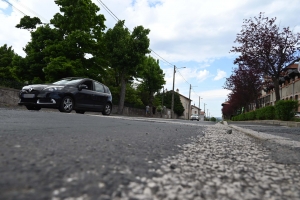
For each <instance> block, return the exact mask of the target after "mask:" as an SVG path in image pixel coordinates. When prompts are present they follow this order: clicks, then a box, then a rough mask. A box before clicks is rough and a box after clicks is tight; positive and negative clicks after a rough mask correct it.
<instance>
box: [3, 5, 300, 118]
mask: <svg viewBox="0 0 300 200" xmlns="http://www.w3.org/2000/svg"><path fill="white" fill-rule="evenodd" d="M6 1H9V2H10V3H11V4H12V5H13V7H12V6H10V5H9V4H8V3H6V2H5V1H4V0H2V1H0V21H1V26H0V32H1V34H0V46H2V45H4V44H7V45H8V46H12V48H13V49H14V51H15V53H17V54H19V55H21V56H23V57H25V56H26V55H25V52H24V51H23V48H24V47H25V45H26V44H27V43H28V42H30V39H31V38H30V33H29V32H28V31H27V30H22V29H17V28H15V26H16V24H18V23H19V22H20V19H21V18H22V17H23V16H24V14H25V15H29V16H31V17H39V18H40V19H41V21H42V22H43V23H49V22H50V19H52V17H53V15H54V14H55V13H57V12H59V7H58V6H57V5H56V4H55V2H54V0H18V1H17V0H6ZM93 2H94V3H95V4H96V5H97V6H99V7H100V13H101V14H103V15H104V16H105V18H106V21H105V25H106V26H107V28H113V26H114V25H115V24H116V20H115V18H113V17H112V16H111V15H110V14H109V12H107V11H106V9H105V7H104V6H103V4H105V5H106V7H107V8H108V9H109V10H110V11H112V12H113V13H114V15H115V16H116V17H117V18H118V19H120V20H125V25H126V27H128V28H129V29H130V30H133V28H134V27H136V26H139V25H142V26H143V27H144V28H148V29H150V34H149V38H150V49H151V50H152V51H154V52H152V53H151V56H152V57H153V58H155V59H159V63H160V67H161V68H162V69H163V71H164V73H165V80H166V84H165V85H164V88H165V89H167V90H172V84H173V70H174V66H176V73H175V81H174V83H175V87H174V89H175V90H176V89H178V90H179V93H180V94H182V95H184V96H186V97H190V98H191V100H192V105H196V106H197V107H199V99H200V108H201V109H202V110H203V109H204V106H205V112H206V115H208V116H210V117H221V116H222V112H221V109H222V106H221V104H222V103H223V102H225V101H226V100H227V95H228V94H229V93H230V91H228V90H225V89H223V87H224V84H225V81H226V78H228V77H229V76H230V75H231V73H232V70H233V69H234V68H235V67H236V66H235V65H234V64H233V61H234V59H235V58H236V57H237V56H238V55H236V54H234V53H229V52H230V50H231V49H232V47H233V46H238V45H239V44H237V43H234V41H235V38H236V36H237V34H238V33H240V31H241V28H242V24H243V20H244V19H249V18H253V17H255V16H258V15H259V13H260V12H264V14H265V16H266V17H269V18H273V17H276V18H277V20H276V22H277V24H278V25H279V26H280V27H281V28H283V27H290V28H291V30H293V32H294V33H297V32H300V17H299V13H300V12H299V11H300V0H263V1H262V0H243V1H241V0H227V1H224V0H209V1H207V0H184V1H183V0H101V1H100V0H93ZM101 2H102V3H103V4H101ZM16 8H17V9H16ZM190 88H191V89H190Z"/></svg>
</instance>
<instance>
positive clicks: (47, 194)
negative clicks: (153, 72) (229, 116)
mask: <svg viewBox="0 0 300 200" xmlns="http://www.w3.org/2000/svg"><path fill="white" fill-rule="evenodd" d="M209 125H213V123H211V122H197V121H193V122H190V121H181V120H177V121H176V120H175V121H173V120H172V121H171V120H157V119H150V118H148V119H145V118H124V117H118V116H109V117H107V116H102V115H89V114H85V115H80V114H75V113H71V114H64V113H59V112H45V111H42V110H41V111H39V112H36V111H27V110H14V109H5V108H0V177H1V178H0V199H5V200H6V199H8V200H9V199H30V200H34V199H53V200H55V199H66V198H68V197H79V196H82V194H88V195H89V197H90V198H91V199H99V196H100V195H101V199H110V197H111V196H112V195H114V196H118V194H113V193H116V192H118V191H117V188H118V187H119V186H120V185H127V184H129V183H130V182H131V181H134V182H139V180H138V179H137V177H139V176H142V177H153V176H157V174H156V173H155V169H156V168H158V167H159V166H160V162H161V160H162V159H163V158H166V157H172V156H174V155H176V154H177V153H178V151H179V146H178V145H183V144H187V143H189V142H191V138H193V137H196V136H199V135H203V130H204V129H205V126H209ZM124 189H126V188H124ZM81 199H84V198H81Z"/></svg>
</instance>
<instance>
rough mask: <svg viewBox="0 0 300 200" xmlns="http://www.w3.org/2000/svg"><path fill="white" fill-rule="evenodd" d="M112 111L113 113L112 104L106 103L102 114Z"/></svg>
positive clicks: (108, 113)
mask: <svg viewBox="0 0 300 200" xmlns="http://www.w3.org/2000/svg"><path fill="white" fill-rule="evenodd" d="M110 113H111V104H110V103H106V104H105V107H104V110H103V111H102V115H110Z"/></svg>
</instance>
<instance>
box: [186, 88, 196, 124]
mask: <svg viewBox="0 0 300 200" xmlns="http://www.w3.org/2000/svg"><path fill="white" fill-rule="evenodd" d="M193 87H197V86H193ZM191 89H192V85H191V84H190V93H189V108H188V119H190V110H191Z"/></svg>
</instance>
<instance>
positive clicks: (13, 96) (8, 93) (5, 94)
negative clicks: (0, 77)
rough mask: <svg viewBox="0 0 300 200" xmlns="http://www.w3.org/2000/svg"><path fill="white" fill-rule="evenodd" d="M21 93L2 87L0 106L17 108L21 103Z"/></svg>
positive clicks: (0, 90) (0, 89) (0, 88)
mask: <svg viewBox="0 0 300 200" xmlns="http://www.w3.org/2000/svg"><path fill="white" fill-rule="evenodd" d="M19 91H20V90H16V89H11V88H6V87H1V86H0V105H5V106H17V105H18V102H19Z"/></svg>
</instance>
